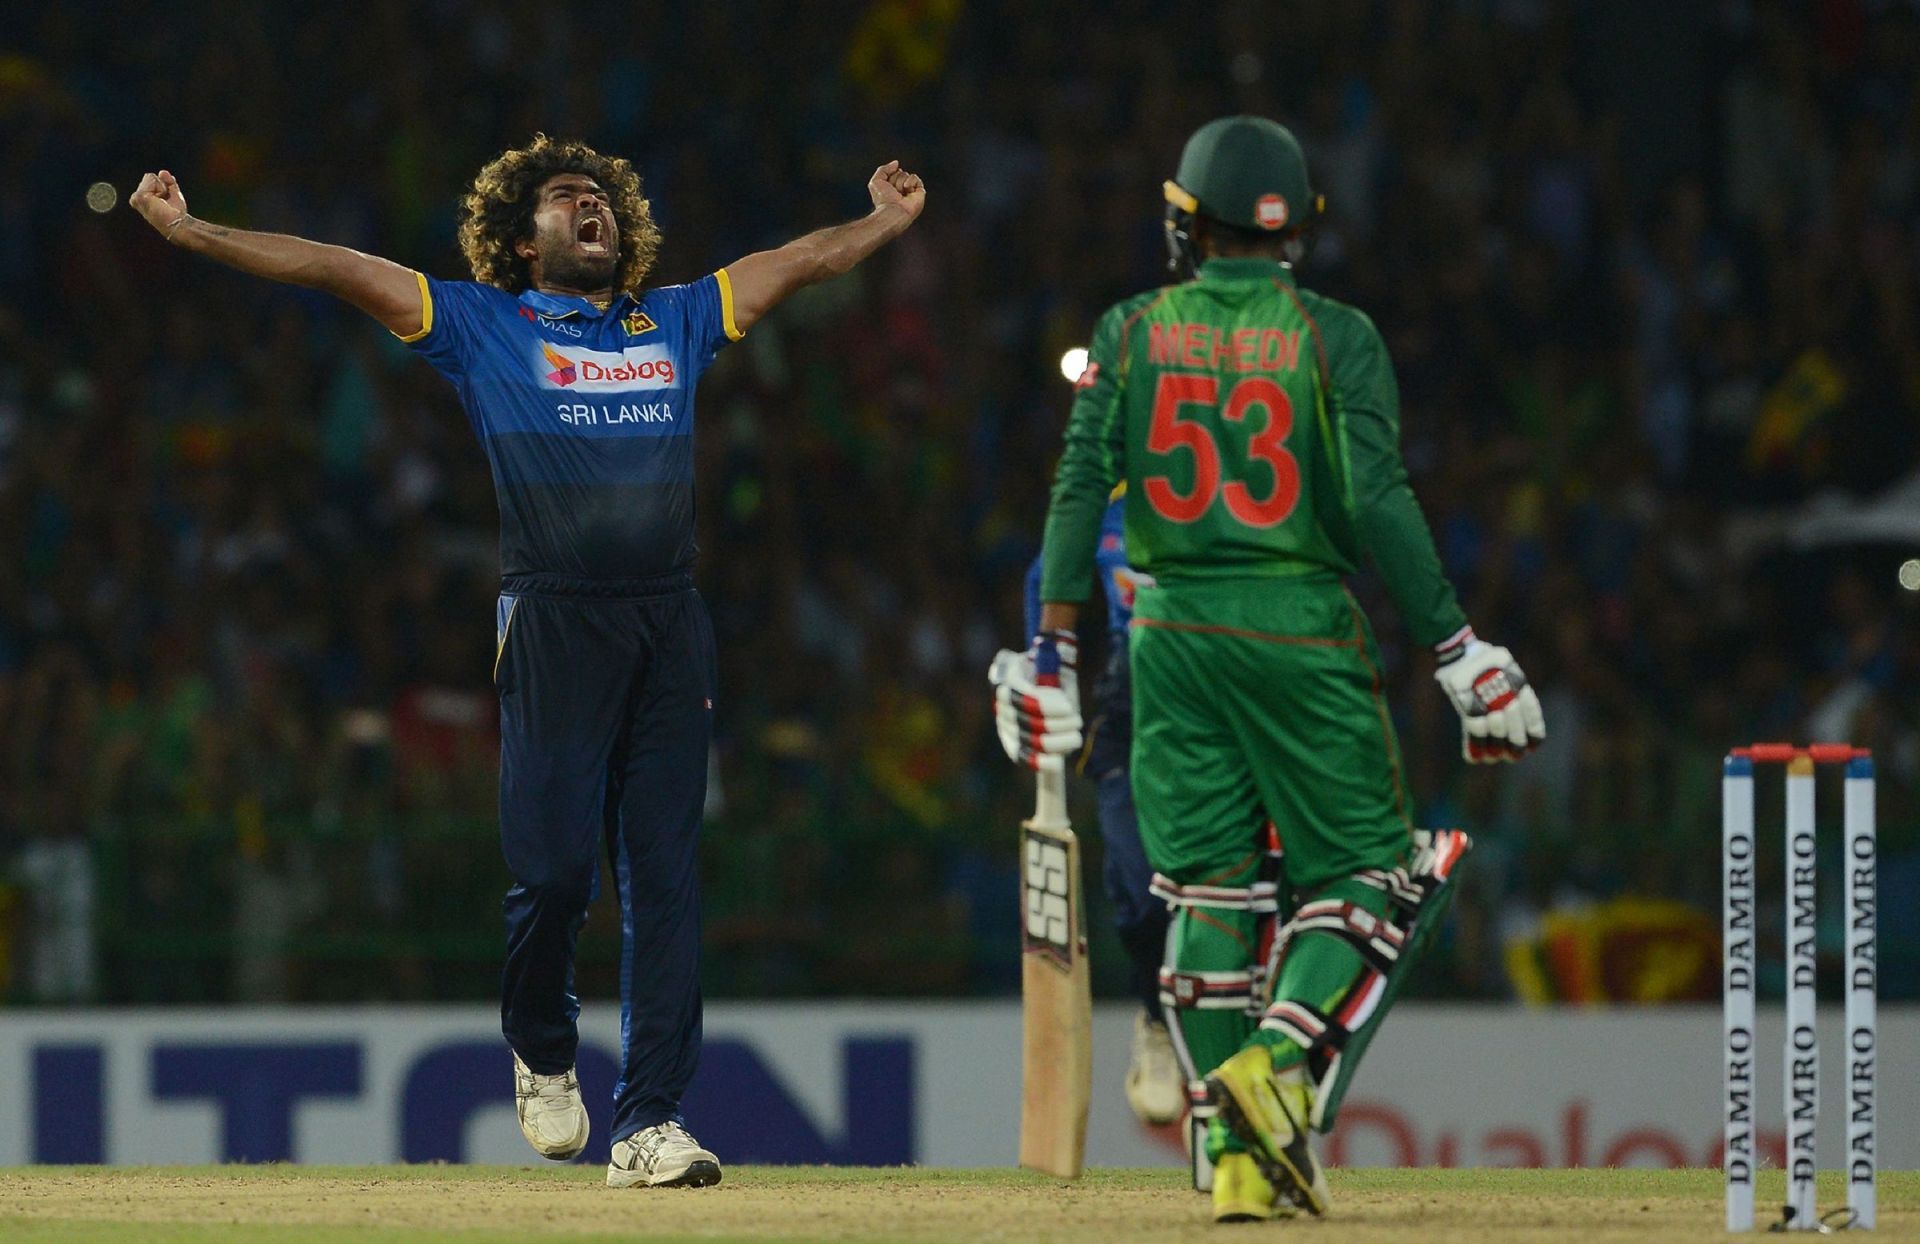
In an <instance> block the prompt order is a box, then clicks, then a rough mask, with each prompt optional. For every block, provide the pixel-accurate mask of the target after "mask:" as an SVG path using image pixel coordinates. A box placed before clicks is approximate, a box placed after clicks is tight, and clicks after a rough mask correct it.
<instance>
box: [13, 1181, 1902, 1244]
mask: <svg viewBox="0 0 1920 1244" xmlns="http://www.w3.org/2000/svg"><path fill="white" fill-rule="evenodd" d="M1329 1175H1330V1178H1331V1179H1332V1181H1333V1198H1334V1204H1333V1213H1332V1215H1331V1216H1330V1217H1329V1218H1328V1219H1326V1220H1324V1221H1320V1222H1313V1221H1297V1222H1278V1221H1276V1222H1272V1223H1266V1224H1260V1223H1255V1224H1248V1225H1240V1226H1233V1227H1215V1226H1213V1225H1212V1224H1211V1223H1210V1222H1209V1221H1208V1210H1207V1200H1206V1198H1205V1197H1203V1196H1201V1195H1200V1194H1198V1193H1195V1192H1192V1191H1190V1190H1189V1189H1188V1188H1187V1186H1186V1173H1185V1172H1184V1171H1177V1170H1096V1171H1091V1172H1089V1173H1088V1175H1087V1176H1086V1178H1084V1179H1080V1180H1077V1181H1074V1182H1072V1183H1062V1182H1058V1181H1056V1180H1053V1179H1049V1178H1047V1177H1045V1176H1040V1175H1035V1174H1032V1173H1029V1172H1025V1171H1010V1170H952V1169H936V1168H925V1167H901V1168H892V1169H875V1168H825V1167H768V1166H757V1167H756V1166H747V1167H732V1168H729V1169H728V1171H727V1174H726V1181H725V1182H724V1183H722V1184H721V1185H720V1186H718V1187H716V1188H708V1189H699V1190H687V1189H660V1190H645V1189H626V1190H619V1191H616V1190H613V1189H610V1188H607V1187H606V1186H604V1184H603V1183H602V1182H601V1178H602V1173H601V1170H600V1169H599V1168H597V1167H567V1166H559V1167H551V1166H549V1167H539V1168H534V1167H524V1168H522V1167H497V1166H495V1167H484V1166H365V1167H337V1166H335V1167H320V1166H314V1167H300V1166H211V1167H208V1166H203V1167H120V1168H102V1167H17V1168H12V1169H6V1170H0V1239H5V1240H9V1241H22V1242H28V1241H31V1242H35V1244H39V1242H42V1241H44V1242H45V1244H53V1242H54V1241H60V1242H61V1244H69V1242H72V1244H83V1242H92V1241H101V1242H111V1244H133V1242H134V1241H140V1242H141V1244H149V1242H151V1244H203V1242H205V1244H212V1242H216V1241H217V1242H220V1244H240V1242H242V1241H266V1242H269V1244H293V1242H298V1244H334V1242H336V1241H337V1242H339V1244H346V1242H347V1241H353V1242H355V1244H387V1242H394V1244H398V1242H399V1241H407V1242H409V1244H411V1242H413V1241H448V1242H456V1241H457V1242H458V1244H492V1242H498V1244H529V1242H530V1241H541V1240H568V1241H596V1240H609V1241H610V1240H615V1239H619V1240H635V1239H648V1240H708V1241H714V1240H819V1241H830V1240H836V1241H837V1240H854V1241H868V1240H906V1241H941V1240H985V1239H991V1240H998V1241H1020V1240H1033V1241H1069V1242H1086V1244H1095V1242H1097V1244H1124V1242H1126V1241H1132V1240H1149V1239H1151V1240H1214V1241H1219V1240H1223V1239H1236V1240H1252V1239H1262V1238H1264V1239H1275V1240H1278V1239H1282V1238H1289V1237H1292V1238H1315V1239H1318V1240H1320V1241H1323V1244H1331V1242H1332V1241H1334V1240H1339V1241H1341V1242H1342V1244H1347V1242H1350V1241H1351V1242H1356V1244H1373V1242H1375V1241H1380V1242H1383V1244H1384V1242H1385V1241H1395V1242H1399V1241H1407V1240H1422V1241H1456V1240H1458V1241H1467V1240H1476V1241H1479V1240H1495V1241H1508V1240H1513V1241H1519V1240H1579V1241H1580V1242H1581V1244H1593V1242H1596V1241H1607V1240H1621V1241H1626V1240H1632V1241H1636V1242H1645V1241H1649V1240H1703V1239H1710V1238H1716V1237H1717V1238H1725V1237H1724V1233H1723V1232H1722V1231H1721V1221H1722V1220H1721V1213H1722V1210H1721V1184H1720V1176H1719V1172H1717V1171H1707V1170H1693V1171H1668V1170H1658V1171H1654V1170H1587V1171H1568V1170H1535V1171H1514V1170H1345V1171H1332V1172H1329ZM1782 1191H1783V1188H1782V1182H1781V1175H1780V1172H1778V1171H1768V1172H1764V1173H1763V1174H1762V1175H1761V1180H1760V1188H1759V1195H1758V1197H1757V1198H1756V1200H1757V1203H1758V1206H1759V1207H1760V1213H1761V1216H1762V1217H1763V1219H1765V1218H1766V1216H1768V1215H1772V1214H1775V1213H1777V1206H1778V1205H1779V1202H1780V1197H1781V1193H1782ZM1843 1198H1844V1191H1843V1189H1842V1187H1841V1185H1840V1183H1839V1181H1838V1179H1837V1177H1836V1178H1833V1179H1831V1180H1830V1179H1829V1178H1828V1176H1827V1175H1826V1173H1824V1172H1823V1173H1822V1177H1821V1182H1820V1205H1821V1207H1822V1209H1823V1210H1824V1209H1826V1208H1827V1207H1829V1206H1833V1205H1838V1204H1840V1203H1841V1202H1842V1200H1843ZM1879 1226H1880V1229H1879V1232H1878V1233H1877V1237H1876V1238H1879V1239H1885V1240H1915V1241H1920V1174H1916V1173H1914V1172H1891V1173H1887V1172H1883V1173H1882V1175H1881V1180H1880V1224H1879Z"/></svg>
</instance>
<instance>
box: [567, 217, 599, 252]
mask: <svg viewBox="0 0 1920 1244" xmlns="http://www.w3.org/2000/svg"><path fill="white" fill-rule="evenodd" d="M606 239H607V226H606V224H605V222H604V221H602V220H601V219H600V217H598V216H588V217H586V218H585V219H583V220H582V221H581V222H580V228H579V232H578V233H576V234H575V235H574V240H575V241H576V242H578V243H579V244H580V249H581V250H583V251H585V252H587V253H588V254H589V255H604V254H606V253H607V240H606Z"/></svg>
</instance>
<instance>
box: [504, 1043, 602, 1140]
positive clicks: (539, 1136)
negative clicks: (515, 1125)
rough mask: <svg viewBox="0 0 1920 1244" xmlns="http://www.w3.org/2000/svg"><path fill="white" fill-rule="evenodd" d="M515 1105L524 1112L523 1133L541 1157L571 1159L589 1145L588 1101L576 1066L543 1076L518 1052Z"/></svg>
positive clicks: (520, 1113) (516, 1058)
mask: <svg viewBox="0 0 1920 1244" xmlns="http://www.w3.org/2000/svg"><path fill="white" fill-rule="evenodd" d="M513 1106H514V1110H515V1112H516V1113H518V1114H519V1116H520V1134H521V1135H522V1136H525V1137H526V1138H527V1143H528V1144H530V1145H532V1146H533V1149H534V1152H535V1153H538V1154H539V1155H540V1156H541V1157H543V1158H552V1159H553V1160H554V1161H556V1162H567V1161H571V1160H572V1159H574V1158H577V1157H579V1156H580V1151H581V1150H583V1149H585V1148H586V1147H587V1130H588V1123H587V1104H586V1103H585V1102H583V1101H581V1100H580V1079H579V1077H578V1076H576V1075H574V1074H573V1068H571V1067H569V1068H567V1070H566V1071H564V1072H562V1073H561V1074H559V1075H557V1076H543V1075H540V1074H539V1073H537V1072H535V1071H531V1070H529V1069H528V1067H527V1065H526V1064H525V1063H523V1062H521V1061H520V1056H519V1055H518V1054H515V1055H514V1056H513Z"/></svg>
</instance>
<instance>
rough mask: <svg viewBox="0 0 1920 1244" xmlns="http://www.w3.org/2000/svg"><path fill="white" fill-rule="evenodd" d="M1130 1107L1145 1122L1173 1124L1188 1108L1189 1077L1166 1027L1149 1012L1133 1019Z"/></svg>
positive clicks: (1128, 1088) (1129, 1072) (1129, 1079)
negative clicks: (1182, 1072)
mask: <svg viewBox="0 0 1920 1244" xmlns="http://www.w3.org/2000/svg"><path fill="white" fill-rule="evenodd" d="M1127 1104H1128V1105H1129V1106H1132V1107H1133V1116H1134V1118H1136V1119H1139V1120H1140V1121H1141V1122H1142V1123H1150V1124H1161V1123H1172V1122H1174V1121H1175V1120H1177V1119H1179V1117H1180V1112H1181V1111H1183V1110H1185V1109H1186V1108H1187V1082H1186V1077H1185V1076H1183V1075H1181V1074H1180V1060H1179V1059H1178V1058H1177V1057H1175V1056H1174V1052H1173V1038H1172V1037H1171V1036H1169V1035H1167V1026H1166V1025H1165V1024H1158V1023H1155V1022H1154V1021H1153V1020H1150V1019H1148V1018H1147V1016H1146V1012H1144V1011H1142V1012H1141V1013H1140V1014H1138V1015H1135V1016H1134V1017H1133V1058H1132V1060H1131V1061H1130V1062H1128V1064H1127Z"/></svg>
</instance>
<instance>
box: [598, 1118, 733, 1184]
mask: <svg viewBox="0 0 1920 1244" xmlns="http://www.w3.org/2000/svg"><path fill="white" fill-rule="evenodd" d="M719 1182H720V1159H719V1158H716V1157H714V1156H713V1155H712V1154H711V1153H708V1152H707V1151H706V1150H705V1149H702V1148H701V1147H700V1142H699V1141H697V1140H695V1139H694V1138H693V1137H692V1136H690V1135H688V1134H687V1129H686V1128H684V1127H681V1126H680V1125H679V1124H678V1123H676V1122H674V1121H673V1120H672V1119H668V1120H667V1121H666V1122H665V1123H656V1124H654V1125H653V1126H652V1127H643V1128H641V1129H640V1130H639V1131H637V1132H635V1133H634V1134H633V1135H631V1136H629V1137H627V1138H626V1139H625V1140H616V1141H614V1142H613V1161H611V1162H609V1163H607V1187H609V1188H633V1187H648V1188H704V1187H706V1186H707V1185H708V1184H717V1183H719Z"/></svg>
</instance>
